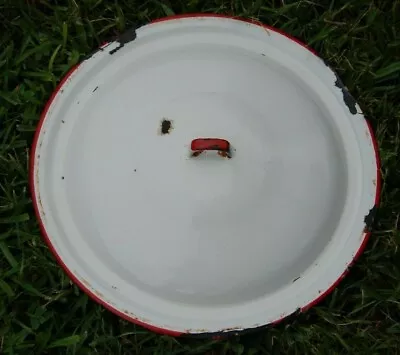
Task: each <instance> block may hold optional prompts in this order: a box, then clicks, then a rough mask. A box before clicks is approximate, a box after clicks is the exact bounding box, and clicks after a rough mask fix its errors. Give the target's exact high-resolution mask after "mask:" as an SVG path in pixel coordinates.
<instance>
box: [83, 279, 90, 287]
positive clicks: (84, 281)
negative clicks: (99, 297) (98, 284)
mask: <svg viewBox="0 0 400 355" xmlns="http://www.w3.org/2000/svg"><path fill="white" fill-rule="evenodd" d="M82 282H83V283H84V284H85V285H86V286H87V287H89V288H92V286H91V285H90V283H89V281H87V280H86V279H82Z"/></svg>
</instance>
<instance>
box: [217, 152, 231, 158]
mask: <svg viewBox="0 0 400 355" xmlns="http://www.w3.org/2000/svg"><path fill="white" fill-rule="evenodd" d="M218 155H219V156H221V157H223V158H228V159H230V158H232V157H231V155H230V154H229V153H228V152H226V151H223V150H219V151H218Z"/></svg>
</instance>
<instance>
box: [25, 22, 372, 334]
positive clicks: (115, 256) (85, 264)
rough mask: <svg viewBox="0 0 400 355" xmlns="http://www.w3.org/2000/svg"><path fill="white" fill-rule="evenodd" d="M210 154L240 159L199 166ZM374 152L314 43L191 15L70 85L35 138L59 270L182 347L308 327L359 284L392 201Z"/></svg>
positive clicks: (41, 213) (132, 40)
mask: <svg viewBox="0 0 400 355" xmlns="http://www.w3.org/2000/svg"><path fill="white" fill-rule="evenodd" d="M197 137H221V138H223V139H225V140H226V141H228V142H231V143H232V144H233V147H234V150H235V151H234V159H215V160H212V159H211V160H210V159H207V158H206V157H205V155H204V154H200V155H198V156H197V157H196V159H192V158H191V156H190V154H188V151H190V148H191V146H190V143H191V142H192V140H193V139H194V138H197ZM374 144H375V142H374V139H373V135H372V132H371V131H370V128H369V126H368V124H367V122H366V121H365V119H364V117H363V115H362V113H361V110H360V108H359V106H358V105H357V104H356V102H355V100H354V98H352V97H351V95H350V94H349V93H348V91H347V89H346V88H345V87H344V86H343V84H342V83H341V82H340V80H339V79H338V78H337V76H336V74H335V73H334V72H333V71H332V70H331V69H330V68H329V67H327V65H326V64H325V63H324V62H323V61H322V60H321V59H320V58H318V57H317V56H316V55H315V54H313V53H311V52H310V51H309V50H308V49H306V48H304V47H303V46H300V45H299V44H298V43H297V41H295V40H292V39H289V38H287V37H286V36H284V35H282V34H280V33H278V32H276V31H274V30H273V29H271V28H268V29H266V28H264V27H260V26H258V25H255V24H251V23H246V22H243V21H237V20H233V19H229V18H221V17H217V16H215V17H211V16H192V17H191V16H182V17H178V18H170V19H167V20H164V21H160V22H157V23H153V24H150V25H147V26H144V27H142V28H139V29H137V30H136V31H131V32H128V33H127V34H125V35H124V36H123V37H122V38H120V39H119V41H116V42H111V43H108V44H106V45H104V46H103V47H102V48H101V49H100V50H99V51H97V52H96V53H94V54H93V55H92V56H90V57H88V58H87V59H86V60H85V61H84V62H83V63H82V64H80V65H79V66H78V67H76V68H74V70H73V71H71V72H70V73H69V74H68V75H67V76H66V78H65V79H64V80H63V82H62V83H61V84H60V86H59V87H58V89H57V90H56V92H55V93H54V94H53V96H52V97H51V99H50V100H49V103H48V104H47V106H46V108H45V110H44V112H43V115H42V118H41V121H40V124H39V127H38V130H37V133H36V136H35V141H34V144H33V149H32V157H31V170H30V171H31V187H32V195H33V201H34V206H35V210H36V213H37V215H38V218H39V220H40V223H41V228H42V233H43V235H44V237H45V239H46V241H47V243H48V244H49V247H50V249H51V251H52V252H53V253H54V255H55V256H56V258H57V260H58V262H59V263H60V264H61V266H62V267H63V268H64V269H65V270H66V272H67V273H68V275H69V276H70V277H71V278H72V279H73V281H74V282H76V283H77V284H78V285H79V286H80V287H81V288H82V289H83V290H85V292H87V293H88V294H89V295H90V296H91V297H92V298H94V299H95V300H97V301H98V302H100V303H101V304H103V305H104V306H105V307H107V308H108V309H110V310H112V311H113V312H114V313H116V314H118V315H120V316H121V317H123V318H125V319H128V320H130V321H133V322H135V323H138V324H140V325H144V326H146V327H148V328H150V329H152V330H154V331H157V332H162V333H166V334H171V335H180V334H187V333H189V334H201V335H203V336H209V335H211V334H221V333H231V332H233V333H235V332H237V331H240V330H243V329H249V328H257V327H260V326H262V325H265V324H276V323H277V322H278V321H280V320H281V319H282V318H284V317H286V316H288V315H291V314H293V313H294V312H297V311H298V310H299V311H305V310H307V309H308V308H309V307H311V306H312V305H314V304H315V303H316V302H318V301H319V300H320V299H321V298H322V297H324V296H325V295H326V294H327V293H328V292H330V291H331V290H332V288H333V287H335V286H336V285H337V283H338V282H339V281H340V280H341V279H342V278H343V277H344V275H345V274H346V273H347V271H348V268H349V266H351V264H352V262H353V260H354V259H355V258H356V257H357V256H358V255H359V254H360V253H361V250H362V249H363V247H364V246H365V243H366V240H367V237H368V233H369V232H370V225H371V223H372V222H373V217H374V212H375V210H376V205H377V201H378V195H379V174H378V173H377V171H378V170H379V166H378V159H377V148H376V146H374ZM230 148H231V147H230ZM360 236H361V237H360Z"/></svg>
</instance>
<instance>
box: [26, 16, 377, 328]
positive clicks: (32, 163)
mask: <svg viewBox="0 0 400 355" xmlns="http://www.w3.org/2000/svg"><path fill="white" fill-rule="evenodd" d="M195 17H215V18H228V19H234V20H238V21H243V22H248V23H251V24H254V25H257V26H260V27H263V28H265V29H267V30H268V31H273V32H277V33H279V34H281V35H283V36H285V37H287V38H289V39H290V40H292V41H293V42H296V43H297V44H299V45H301V46H302V47H304V48H306V49H308V50H309V51H310V52H311V53H313V54H314V55H316V56H317V57H320V56H319V55H318V53H317V52H316V51H315V50H314V49H312V48H311V47H309V46H307V45H306V44H304V43H303V42H301V41H300V40H298V39H297V38H295V37H292V36H291V35H289V34H287V33H285V32H283V31H281V30H279V29H277V28H273V27H270V26H268V25H265V24H263V23H260V22H258V21H256V20H251V19H244V18H239V17H234V16H227V15H220V14H201V13H198V14H182V15H173V16H168V17H164V18H160V19H157V20H154V21H152V22H151V23H158V22H163V21H170V20H175V19H183V18H195ZM78 67H79V64H78V65H75V66H74V67H72V68H71V69H70V70H69V71H68V73H67V74H66V75H65V76H64V78H63V79H62V80H61V81H60V83H59V84H58V85H57V87H56V89H55V90H54V92H53V93H52V95H51V96H50V98H49V100H48V101H47V103H46V105H45V107H44V109H43V111H42V114H41V116H40V119H39V123H38V125H37V128H36V132H35V135H34V138H33V143H32V147H31V152H30V162H29V185H30V191H31V196H32V203H33V207H34V210H35V214H36V217H37V219H38V222H39V227H40V231H41V234H42V236H43V239H44V241H45V242H46V244H47V246H48V248H49V249H50V251H51V253H52V254H53V255H54V257H55V259H56V260H57V262H58V264H59V265H60V266H61V267H62V268H63V269H64V271H65V273H66V274H67V275H68V277H69V278H70V279H71V280H72V281H73V282H74V283H75V284H76V285H77V286H78V287H79V288H80V289H81V290H82V291H83V292H85V293H86V294H87V295H88V296H89V297H90V298H92V299H93V300H94V301H96V302H97V303H99V304H100V305H102V306H103V307H104V308H106V309H108V310H109V311H111V312H112V313H114V314H115V315H117V316H119V317H121V318H123V319H125V320H127V321H129V322H132V323H135V324H137V325H139V326H142V327H144V328H147V329H149V330H151V331H153V332H155V333H159V334H164V335H170V336H180V335H182V334H186V333H182V332H179V331H174V330H170V329H164V328H160V327H156V326H153V325H151V324H148V323H145V322H143V321H141V320H139V319H136V318H134V317H131V316H129V315H127V314H125V313H122V312H121V311H119V310H118V309H116V308H114V307H113V306H111V305H109V304H108V303H106V302H105V301H104V300H102V299H101V298H100V297H99V296H97V295H96V294H94V293H93V292H92V291H91V290H90V289H88V287H87V286H86V285H84V284H83V283H82V282H81V281H79V280H78V278H77V277H76V276H75V275H74V274H73V273H72V271H71V270H69V269H68V267H67V266H66V265H65V264H64V262H63V261H62V259H61V257H60V256H59V255H58V253H57V251H56V250H55V248H54V246H53V245H52V244H51V241H50V238H49V236H48V234H47V232H46V229H45V227H44V223H43V221H42V219H41V217H40V212H39V205H38V201H37V198H36V197H37V196H36V191H35V187H34V167H35V158H36V148H37V144H38V139H39V135H40V132H41V128H42V126H43V123H44V120H45V117H46V116H47V112H48V110H49V108H50V106H51V104H52V102H53V100H54V98H55V97H56V96H57V94H58V92H59V91H60V90H61V88H62V86H63V85H64V84H65V82H66V81H67V80H68V79H69V77H70V76H71V75H72V74H73V73H74V72H75V70H76V69H78ZM366 123H367V125H368V129H369V132H370V135H371V139H372V143H373V147H374V151H375V159H376V166H377V173H376V194H375V206H379V199H380V194H381V175H380V167H381V163H380V159H379V148H378V142H377V140H376V138H375V135H374V132H373V129H372V127H371V124H370V123H369V121H368V120H366ZM370 235H371V233H370V232H368V233H366V234H365V236H364V240H363V242H362V243H361V245H360V247H359V249H358V251H357V252H356V254H355V256H354V258H353V260H352V262H351V263H350V264H349V267H350V266H352V265H353V264H354V263H355V262H356V260H357V259H358V258H359V257H360V255H361V254H362V253H363V251H364V249H365V247H366V245H367V243H368V239H369V237H370ZM349 267H348V268H347V269H346V270H345V271H344V272H343V273H342V275H341V276H340V277H339V278H338V279H337V280H336V281H335V282H334V283H333V284H332V285H331V286H330V287H329V288H328V289H327V290H326V291H325V292H323V293H322V294H321V295H320V296H318V297H317V298H316V299H315V300H313V301H312V302H310V303H309V304H308V305H306V306H304V307H302V308H301V309H300V311H301V312H305V311H307V310H308V309H310V308H311V307H313V306H315V305H316V304H318V303H319V302H320V301H322V299H324V298H325V297H326V296H328V295H329V294H330V293H331V292H332V291H333V290H334V289H335V288H336V287H337V286H338V284H339V283H340V281H341V280H342V279H343V278H344V277H345V276H346V275H347V274H348V272H349ZM285 318H286V316H285V317H282V318H280V319H277V320H276V321H273V322H271V323H270V324H272V325H275V324H278V323H279V322H281V321H282V320H284V319H285Z"/></svg>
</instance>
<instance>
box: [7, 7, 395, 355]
mask: <svg viewBox="0 0 400 355" xmlns="http://www.w3.org/2000/svg"><path fill="white" fill-rule="evenodd" d="M185 12H215V13H221V14H229V15H238V16H242V17H246V18H254V19H259V20H260V21H262V22H264V23H266V24H269V25H272V26H276V27H278V28H281V29H283V30H285V31H286V32H288V33H290V34H292V35H294V36H296V37H298V38H299V39H301V40H302V41H304V42H306V43H308V44H310V46H311V47H313V48H314V49H316V50H317V51H318V52H319V53H321V55H322V56H323V57H324V58H325V59H327V60H328V61H329V62H330V63H331V65H332V66H333V67H334V68H335V69H336V70H337V71H338V73H339V75H340V76H341V78H342V79H343V82H344V83H345V84H346V85H347V86H348V88H349V90H350V91H351V92H352V93H353V95H354V96H355V97H356V99H357V101H358V102H359V103H360V105H361V107H362V108H363V110H364V112H365V114H366V116H367V117H368V118H369V119H370V121H371V122H372V125H373V127H374V129H375V131H376V135H377V138H378V141H379V144H380V155H381V159H382V175H383V178H384V182H383V191H382V206H381V209H380V211H379V216H378V217H379V219H378V222H377V224H376V226H375V229H374V232H373V234H372V237H371V239H370V241H369V243H368V246H367V249H366V251H365V253H364V254H363V255H362V257H361V258H360V260H359V261H358V262H357V263H356V265H355V266H354V267H353V268H352V270H351V272H350V274H349V276H348V277H347V278H346V279H345V280H344V281H343V282H342V283H341V284H340V286H339V287H338V288H337V289H336V290H335V291H334V292H333V294H332V295H330V296H329V297H327V298H326V299H325V300H324V301H323V302H322V303H321V304H320V305H319V306H317V307H315V308H313V309H311V310H310V311H308V312H307V313H305V314H302V315H300V316H299V317H297V318H295V319H291V320H287V321H284V322H283V323H282V324H280V325H278V326H276V327H274V328H269V329H266V330H263V331H259V332H256V333H254V334H249V335H243V336H240V337H234V338H231V339H228V340H223V341H220V342H217V341H212V340H193V339H174V338H170V337H167V336H159V335H156V334H153V333H151V332H148V331H146V330H144V329H142V328H141V327H138V326H135V325H133V324H130V323H127V322H125V321H122V320H121V319H119V318H118V317H116V316H114V315H113V314H111V313H110V312H108V311H106V310H104V309H103V308H102V307H100V306H98V305H97V304H95V303H94V302H92V301H91V300H89V299H88V298H87V296H86V295H85V294H83V293H82V292H81V291H79V290H78V289H77V287H76V286H74V285H73V284H71V282H70V281H69V280H68V278H67V277H66V276H65V274H64V273H63V271H62V270H61V269H60V268H59V267H58V266H57V264H56V262H55V261H54V258H53V257H52V255H51V254H50V252H49V250H48V249H47V247H46V246H45V245H44V243H43V241H42V239H41V237H40V233H39V229H38V224H37V222H36V220H35V217H34V215H33V210H32V205H31V200H30V196H29V191H28V188H27V183H28V181H27V169H28V154H29V150H30V144H31V141H32V136H33V132H34V130H35V127H36V124H37V122H38V119H39V114H40V111H41V110H42V108H43V103H44V102H45V101H46V99H47V98H48V97H49V95H50V93H51V92H52V90H53V89H54V87H55V85H56V84H57V82H58V81H59V80H60V78H61V77H62V76H63V74H65V73H66V72H67V70H68V69H69V68H70V67H71V66H72V65H74V64H76V63H78V62H79V61H80V60H81V59H82V58H83V57H84V56H85V55H87V54H89V53H90V52H91V51H92V50H93V49H95V48H96V47H98V46H99V44H100V43H101V42H102V41H104V40H106V39H108V38H110V37H113V36H115V35H116V34H118V33H121V31H124V30H125V29H127V28H129V27H130V26H133V25H140V24H144V23H146V22H148V21H150V20H151V19H155V18H158V17H161V16H165V15H170V14H173V13H178V14H179V13H185ZM396 99H397V101H400V0H386V1H385V0H379V1H378V0H375V1H373V0H318V1H317V0H315V1H306V0H303V1H294V0H285V1H283V0H263V1H261V0H241V1H240V0H230V1H228V0H203V1H200V0H176V1H175V2H172V1H167V0H164V1H163V0H147V1H143V0H108V1H106V0H64V1H61V0H0V353H1V354H24V355H27V354H58V353H60V354H64V353H65V354H158V355H161V354H207V355H212V354H213V355H217V354H243V355H244V354H246V355H251V354H347V353H348V354H400V306H399V305H400V254H399V246H400V232H399V226H400V163H399V159H400V158H397V156H398V154H400V103H399V102H396Z"/></svg>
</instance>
